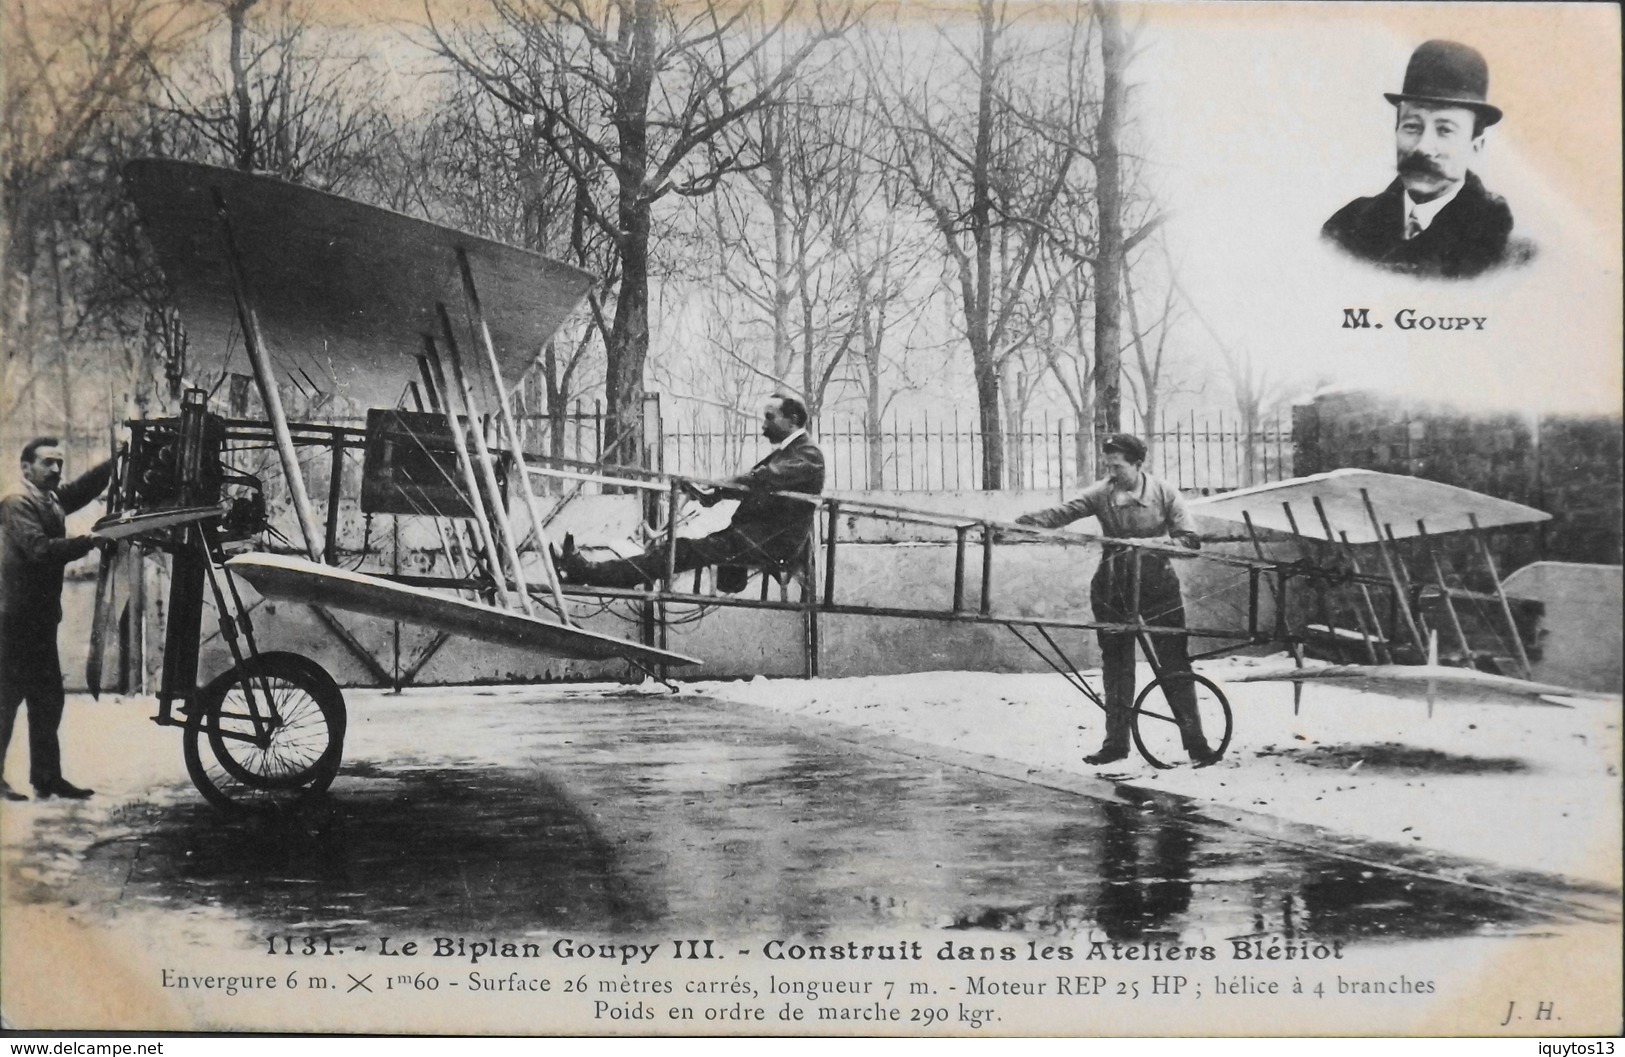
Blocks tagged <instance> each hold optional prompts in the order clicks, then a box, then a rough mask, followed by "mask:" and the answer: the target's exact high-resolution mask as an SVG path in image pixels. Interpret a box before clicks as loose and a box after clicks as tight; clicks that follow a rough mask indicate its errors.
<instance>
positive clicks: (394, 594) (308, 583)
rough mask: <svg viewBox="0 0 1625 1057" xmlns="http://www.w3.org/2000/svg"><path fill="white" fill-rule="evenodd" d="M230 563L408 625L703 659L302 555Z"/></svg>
mask: <svg viewBox="0 0 1625 1057" xmlns="http://www.w3.org/2000/svg"><path fill="white" fill-rule="evenodd" d="M226 567H227V568H228V569H230V570H231V571H232V572H233V573H234V574H236V575H238V576H241V577H242V578H243V579H245V580H247V581H248V582H249V583H250V584H252V585H253V586H254V589H255V590H256V591H258V592H259V593H260V594H262V595H265V596H266V597H268V598H275V599H279V600H285V601H290V602H304V603H308V604H311V605H319V606H325V607H327V608H329V609H342V610H346V611H348V612H351V613H363V614H366V615H368V616H375V617H382V618H383V619H385V620H395V621H400V622H401V623H403V624H420V625H423V626H425V627H431V628H436V629H438V630H441V631H445V632H449V633H451V634H453V635H463V636H466V637H468V638H471V639H479V640H480V641H482V642H492V643H496V644H498V645H502V646H512V647H514V648H516V649H522V650H532V651H538V652H542V653H547V654H551V655H553V656H555V657H568V658H572V659H575V660H613V659H615V658H624V659H626V660H630V661H636V662H637V663H639V664H644V665H654V664H681V665H689V664H699V663H700V662H699V660H698V659H696V658H693V657H686V656H684V655H682V654H680V653H672V652H669V651H667V650H659V649H654V648H653V647H649V646H643V645H640V644H638V643H635V642H627V641H625V640H623V639H617V638H614V637H613V636H610V635H600V634H598V633H597V632H592V631H583V630H581V629H580V628H571V627H565V626H564V625H562V624H553V623H549V622H548V621H545V620H539V619H537V618H535V617H528V616H525V615H523V614H521V613H514V612H510V611H508V610H502V609H495V608H493V607H491V606H486V605H481V604H480V603H478V602H470V601H467V600H465V599H462V598H453V597H450V596H448V595H442V594H436V593H435V592H433V591H430V590H428V589H426V588H422V587H411V586H408V585H406V584H400V583H394V582H392V581H390V580H385V579H381V578H379V577H376V576H368V575H367V574H365V573H358V572H352V571H350V570H348V569H335V568H332V567H331V566H326V565H317V564H316V563H314V562H310V561H306V560H304V559H303V558H291V557H286V556H284V555H276V554H244V555H239V556H238V557H236V558H233V559H231V560H230V561H229V562H227V563H226Z"/></svg>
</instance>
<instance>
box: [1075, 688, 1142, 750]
mask: <svg viewBox="0 0 1625 1057" xmlns="http://www.w3.org/2000/svg"><path fill="white" fill-rule="evenodd" d="M1130 699H1131V700H1132V697H1131V698H1130ZM1108 700H1110V698H1108ZM1128 739H1129V713H1128V710H1127V709H1123V708H1112V707H1110V706H1108V707H1107V709H1106V739H1105V741H1104V742H1102V743H1101V746H1100V751H1099V752H1093V753H1090V754H1089V755H1088V756H1085V757H1084V758H1083V762H1084V763H1088V764H1097V765H1098V764H1102V763H1116V762H1117V761H1118V760H1125V759H1127V758H1128Z"/></svg>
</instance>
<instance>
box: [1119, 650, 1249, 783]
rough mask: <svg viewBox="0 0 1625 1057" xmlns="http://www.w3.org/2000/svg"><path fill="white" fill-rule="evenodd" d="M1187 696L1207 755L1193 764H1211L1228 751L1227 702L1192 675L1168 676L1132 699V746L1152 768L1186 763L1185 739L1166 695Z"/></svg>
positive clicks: (1219, 692) (1212, 684) (1206, 682)
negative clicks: (1205, 743) (1191, 703)
mask: <svg viewBox="0 0 1625 1057" xmlns="http://www.w3.org/2000/svg"><path fill="white" fill-rule="evenodd" d="M1170 691H1172V692H1173V693H1176V694H1178V693H1186V692H1188V693H1190V694H1192V695H1193V696H1194V698H1195V703H1196V714H1197V716H1198V717H1199V719H1200V720H1201V725H1202V734H1203V737H1204V738H1205V739H1206V741H1207V744H1208V749H1209V755H1208V756H1207V758H1206V759H1204V760H1200V761H1194V762H1199V763H1212V762H1214V761H1216V760H1218V759H1219V757H1221V756H1223V755H1224V752H1225V750H1226V749H1228V748H1229V747H1230V735H1231V733H1232V729H1233V728H1232V724H1231V717H1230V702H1229V700H1227V699H1226V698H1225V696H1224V691H1222V690H1220V689H1219V687H1218V684H1217V683H1215V682H1213V680H1211V679H1209V678H1207V677H1206V676H1203V675H1197V674H1196V673H1195V672H1169V673H1168V674H1166V675H1164V676H1162V677H1161V678H1160V679H1156V680H1154V681H1153V682H1152V683H1151V685H1149V686H1147V687H1146V688H1145V689H1144V690H1141V691H1140V696H1139V697H1137V698H1135V699H1134V727H1133V730H1134V746H1135V748H1137V749H1139V750H1140V755H1141V756H1144V757H1145V758H1146V760H1147V762H1149V763H1150V764H1151V765H1152V766H1153V767H1172V766H1174V764H1176V763H1178V762H1179V761H1180V760H1184V759H1189V758H1190V753H1189V752H1188V751H1187V749H1186V741H1187V735H1186V732H1185V730H1184V729H1183V727H1181V725H1180V723H1179V720H1178V719H1177V718H1176V717H1175V715H1174V709H1173V705H1172V703H1171V702H1170V701H1169V693H1170Z"/></svg>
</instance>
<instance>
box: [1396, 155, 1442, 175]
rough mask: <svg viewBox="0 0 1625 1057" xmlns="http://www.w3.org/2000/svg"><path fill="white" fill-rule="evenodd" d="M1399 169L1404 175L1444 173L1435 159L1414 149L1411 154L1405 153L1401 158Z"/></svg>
mask: <svg viewBox="0 0 1625 1057" xmlns="http://www.w3.org/2000/svg"><path fill="white" fill-rule="evenodd" d="M1398 169H1399V172H1400V174H1401V175H1403V176H1443V175H1444V172H1443V170H1441V169H1440V168H1439V166H1438V164H1437V163H1435V162H1434V161H1433V159H1431V158H1429V157H1427V156H1426V155H1424V154H1421V153H1420V152H1418V151H1412V152H1411V153H1409V154H1406V155H1403V156H1402V157H1401V158H1400V159H1399V165H1398Z"/></svg>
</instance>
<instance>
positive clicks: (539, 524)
mask: <svg viewBox="0 0 1625 1057" xmlns="http://www.w3.org/2000/svg"><path fill="white" fill-rule="evenodd" d="M457 267H458V268H459V269H460V270H461V271H462V273H463V296H464V297H465V298H467V299H468V309H469V312H470V314H471V315H472V316H473V323H474V327H475V329H477V330H478V331H479V338H480V345H481V347H483V348H484V349H485V361H486V364H487V365H488V366H489V367H490V368H491V384H492V386H493V387H495V389H496V395H497V415H498V417H499V418H501V420H502V430H503V433H504V434H505V435H506V436H507V439H508V451H509V453H510V454H509V457H510V458H512V459H513V465H514V469H516V470H517V471H519V491H520V493H521V494H522V495H523V496H524V497H525V510H526V512H527V513H529V514H530V525H531V531H533V532H535V533H536V542H537V543H538V544H539V545H540V546H539V548H538V549H539V550H540V551H541V552H542V568H543V569H544V570H545V571H546V573H547V586H548V589H549V590H550V591H552V593H553V604H554V605H555V606H557V607H558V611H559V620H561V621H563V622H564V623H565V624H569V623H570V612H569V610H568V609H566V608H565V605H564V591H563V589H562V588H561V587H560V586H559V577H558V572H557V570H555V569H554V568H553V551H552V547H551V541H550V540H549V539H548V538H547V526H546V525H545V524H544V523H543V521H542V506H541V504H540V503H538V502H537V501H536V493H535V491H534V490H533V489H532V488H531V486H530V470H529V468H528V467H526V466H525V449H524V447H523V446H521V445H520V443H519V430H518V429H517V428H516V427H515V426H514V421H513V409H512V408H511V407H509V406H508V387H507V386H506V385H504V384H503V381H502V367H501V366H500V365H499V364H498V362H497V350H496V345H495V344H494V343H493V342H492V341H491V328H490V326H489V325H488V324H487V323H486V321H485V309H484V308H483V307H481V305H480V295H479V291H478V290H477V289H475V287H474V272H473V269H471V268H470V267H469V265H468V253H467V252H466V251H464V250H463V249H461V248H459V249H458V250H457ZM521 590H523V588H521Z"/></svg>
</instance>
